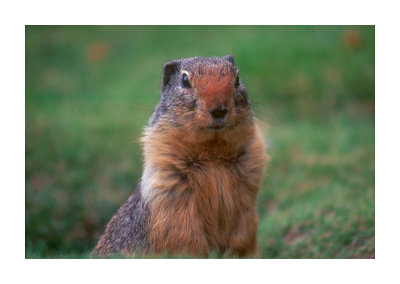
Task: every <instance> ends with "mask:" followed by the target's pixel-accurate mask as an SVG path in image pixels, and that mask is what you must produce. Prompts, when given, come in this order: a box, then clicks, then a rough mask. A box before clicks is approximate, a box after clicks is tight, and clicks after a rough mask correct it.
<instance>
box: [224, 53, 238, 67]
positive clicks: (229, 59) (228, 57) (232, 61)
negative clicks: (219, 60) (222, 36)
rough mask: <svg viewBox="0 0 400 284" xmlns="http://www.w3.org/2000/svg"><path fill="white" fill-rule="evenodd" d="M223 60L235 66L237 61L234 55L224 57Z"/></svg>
mask: <svg viewBox="0 0 400 284" xmlns="http://www.w3.org/2000/svg"><path fill="white" fill-rule="evenodd" d="M223 59H225V60H226V61H229V62H230V63H232V64H233V65H235V61H234V60H233V55H232V54H228V55H225V56H224V57H223Z"/></svg>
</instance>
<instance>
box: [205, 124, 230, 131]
mask: <svg viewBox="0 0 400 284" xmlns="http://www.w3.org/2000/svg"><path fill="white" fill-rule="evenodd" d="M225 126H226V123H213V124H212V125H211V126H209V127H207V128H208V129H211V130H221V129H223V128H225Z"/></svg>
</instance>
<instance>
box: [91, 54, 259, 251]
mask: <svg viewBox="0 0 400 284" xmlns="http://www.w3.org/2000/svg"><path fill="white" fill-rule="evenodd" d="M142 143H143V148H144V161H145V162H144V171H143V175H142V178H141V181H140V183H139V185H138V187H137V188H136V190H135V191H134V193H133V195H132V196H131V197H130V198H129V200H128V201H127V202H126V203H125V205H123V206H122V207H121V208H120V210H119V211H118V212H117V214H116V215H115V216H114V217H113V218H112V219H111V221H110V223H109V224H108V225H107V228H106V231H105V233H104V234H103V236H102V237H101V239H100V241H99V243H98V244H97V246H96V248H95V250H94V253H95V254H97V255H102V256H105V255H108V254H110V253H123V254H133V253H135V252H139V253H153V254H158V253H163V252H167V253H170V254H174V253H190V254H193V255H200V256H208V255H209V253H210V252H212V251H215V252H217V253H220V254H223V253H225V252H227V253H229V255H231V256H239V257H243V256H246V255H249V254H251V255H253V256H255V255H256V254H257V228H258V216H257V210H256V197H257V192H258V189H259V187H260V182H261V178H262V174H263V170H264V164H265V161H266V155H265V147H264V143H263V139H262V138H261V135H260V133H259V130H258V127H257V124H256V120H255V118H254V115H253V113H252V109H251V104H250V100H249V97H248V94H247V90H246V87H245V86H244V85H243V83H242V81H241V80H240V79H239V77H238V69H237V68H236V66H235V64H234V60H233V56H232V55H227V56H225V57H223V58H219V57H211V58H202V57H194V58H188V59H181V60H174V61H171V62H168V63H166V64H165V65H164V68H163V75H162V80H161V99H160V102H159V104H158V106H157V107H156V110H155V112H154V114H153V116H152V117H151V119H150V122H149V126H148V127H147V128H146V129H145V133H144V137H143V138H142Z"/></svg>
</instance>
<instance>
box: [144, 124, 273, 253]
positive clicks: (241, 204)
mask: <svg viewBox="0 0 400 284" xmlns="http://www.w3.org/2000/svg"><path fill="white" fill-rule="evenodd" d="M161 129H162V127H160V130H159V131H154V130H152V129H151V130H149V131H147V133H146V135H145V137H144V138H143V142H144V151H145V153H144V155H145V160H146V161H147V162H149V163H152V164H154V165H157V170H156V174H155V177H154V179H155V180H156V182H155V183H154V184H153V188H154V189H155V192H153V193H152V194H153V196H152V202H151V204H150V211H151V212H152V214H151V222H150V230H149V231H150V246H151V247H152V249H153V250H154V252H163V251H168V252H169V253H177V252H185V251H186V252H189V253H194V254H198V253H201V254H203V255H204V256H207V255H208V254H209V252H210V251H212V250H216V251H218V252H220V253H223V252H225V251H226V250H229V252H230V254H231V255H232V256H239V257H242V256H245V255H247V254H249V253H251V254H253V256H254V255H256V252H257V237H256V234H257V226H258V217H257V210H256V195H257V191H258V188H259V184H260V181H261V177H262V172H263V168H264V163H265V158H266V156H265V154H264V144H263V141H262V139H261V137H260V135H259V133H258V129H257V127H256V125H255V123H253V124H252V125H251V126H248V125H245V126H243V127H242V128H237V129H234V130H232V131H228V132H227V133H225V135H222V136H220V135H215V137H214V138H211V139H210V140H206V141H202V139H200V138H199V137H197V133H195V132H193V131H192V132H190V131H188V132H186V133H187V136H185V138H184V139H183V138H182V134H181V132H180V130H178V131H177V130H174V129H163V130H162V131H161ZM239 137H240V139H238V138H239ZM196 141H200V142H196ZM160 153H163V154H162V155H160Z"/></svg>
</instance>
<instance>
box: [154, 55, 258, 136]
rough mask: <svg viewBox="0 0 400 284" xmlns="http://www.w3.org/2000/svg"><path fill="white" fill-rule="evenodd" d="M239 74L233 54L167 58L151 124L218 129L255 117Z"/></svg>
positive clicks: (236, 124)
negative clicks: (157, 102)
mask: <svg viewBox="0 0 400 284" xmlns="http://www.w3.org/2000/svg"><path fill="white" fill-rule="evenodd" d="M238 74H239V70H238V68H237V67H236V66H235V63H234V58H233V55H226V56H225V57H209V58H202V57H193V58H187V59H180V60H173V61H170V62H167V63H166V64H165V65H164V67H163V74H162V80H161V100H160V103H159V105H158V107H157V109H156V111H155V113H154V114H153V117H152V119H151V122H150V124H151V125H154V124H156V123H157V122H159V121H163V122H164V123H166V122H171V123H173V124H174V126H176V127H179V126H181V127H185V128H186V127H190V129H198V130H200V131H208V132H213V133H214V132H217V133H218V132H223V131H225V130H227V129H231V128H233V127H236V126H238V125H240V124H241V123H242V122H244V121H246V120H248V119H251V118H252V112H251V106H250V101H249V98H248V95H247V90H246V87H245V86H244V85H243V83H242V81H241V80H240V79H239V76H238Z"/></svg>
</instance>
